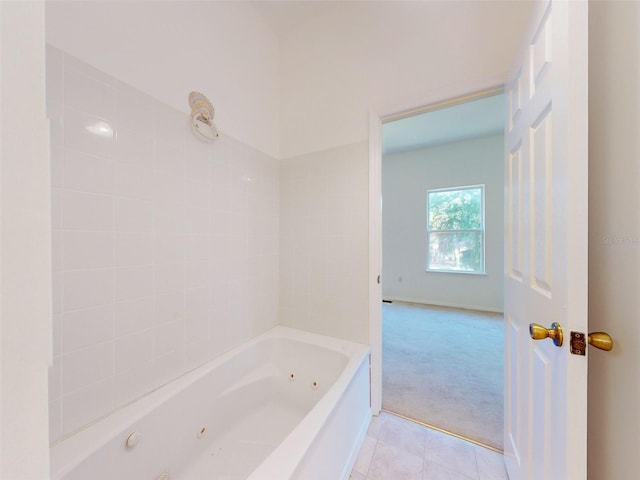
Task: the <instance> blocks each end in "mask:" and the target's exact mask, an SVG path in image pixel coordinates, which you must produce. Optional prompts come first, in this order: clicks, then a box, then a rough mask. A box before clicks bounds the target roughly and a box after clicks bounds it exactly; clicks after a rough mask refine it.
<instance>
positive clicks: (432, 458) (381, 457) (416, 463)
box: [350, 412, 509, 480]
mask: <svg viewBox="0 0 640 480" xmlns="http://www.w3.org/2000/svg"><path fill="white" fill-rule="evenodd" d="M350 478H351V480H508V478H509V477H508V476H507V472H506V470H505V467H504V461H503V457H502V455H500V454H498V453H495V452H493V451H491V450H488V449H486V448H482V447H479V446H477V445H474V444H472V443H468V442H465V441H464V440H460V439H458V438H455V437H452V436H450V435H446V434H444V433H440V432H437V431H435V430H431V429H429V428H426V427H423V426H422V425H419V424H417V423H413V422H410V421H408V420H405V419H403V418H400V417H396V416H395V415H392V414H390V413H386V412H382V413H381V414H380V415H379V416H377V417H373V419H372V420H371V426H370V427H369V431H368V432H367V436H366V438H365V440H364V443H363V445H362V449H361V450H360V454H359V456H358V459H357V460H356V464H355V466H354V468H353V472H351V477H350Z"/></svg>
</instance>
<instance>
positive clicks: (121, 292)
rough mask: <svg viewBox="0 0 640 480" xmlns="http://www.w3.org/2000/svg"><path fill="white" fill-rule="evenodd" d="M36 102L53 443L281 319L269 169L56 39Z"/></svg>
mask: <svg viewBox="0 0 640 480" xmlns="http://www.w3.org/2000/svg"><path fill="white" fill-rule="evenodd" d="M188 93H189V92H188V91H185V92H184V95H185V99H184V102H185V104H186V95H187V94H188ZM47 108H48V115H49V117H50V118H51V121H52V136H51V144H52V171H51V177H52V228H53V249H52V250H53V295H54V298H53V309H54V317H53V329H54V342H53V350H54V363H53V367H52V368H51V369H50V372H49V378H50V386H49V406H50V427H51V429H50V439H51V441H56V440H58V439H60V438H61V437H62V436H64V435H68V434H70V433H73V432H75V431H77V430H78V429H79V428H81V427H82V426H84V425H86V424H88V423H90V422H92V421H94V420H96V419H98V418H101V417H103V416H105V415H107V414H109V413H110V412H112V411H113V410H115V409H116V408H118V407H120V406H122V405H125V404H127V403H129V402H131V401H133V400H135V399H136V398H139V397H140V396H142V395H144V394H146V393H148V392H150V391H152V390H153V389H155V388H157V387H159V386H161V385H163V384H165V383H167V382H168V381H170V380H172V379H174V378H176V377H178V376H180V375H182V374H184V373H185V372H187V371H189V370H191V369H193V368H195V367H197V366H199V365H202V364H203V363H205V362H206V361H208V360H210V359H212V358H214V357H216V356H219V355H220V354H222V353H223V352H225V351H227V350H229V349H231V348H232V347H234V346H236V345H238V344H240V343H242V342H244V341H246V340H248V339H250V338H253V337H255V336H256V335H258V334H260V333H262V332H264V331H266V330H268V329H269V328H271V327H273V326H274V325H276V324H277V323H278V320H277V314H278V278H279V276H278V268H279V261H278V255H279V253H278V248H279V244H278V233H279V227H278V222H279V218H278V210H279V205H278V164H277V162H276V161H275V160H274V159H273V158H271V157H269V156H268V155H266V154H264V153H261V152H259V151H257V150H255V149H253V148H251V147H249V146H247V145H245V144H243V143H241V142H239V141H236V140H234V139H233V138H231V137H229V136H228V135H225V134H224V133H223V134H222V136H221V138H220V139H219V140H217V141H216V142H215V143H213V144H209V143H204V142H201V141H199V140H198V139H197V138H196V137H195V136H193V134H192V132H191V130H190V127H189V117H188V114H185V113H183V112H181V111H178V110H176V109H174V108H172V107H170V106H167V105H166V104H164V103H162V102H160V101H158V100H156V99H154V98H153V97H151V96H149V95H147V94H146V93H144V92H141V91H139V90H136V89H134V88H132V87H131V86H129V85H127V84H125V83H123V82H121V81H120V80H119V79H117V78H114V77H112V76H110V75H107V74H106V73H104V72H102V71H100V70H97V69H96V68H94V67H92V66H90V65H88V64H86V63H84V62H82V61H80V60H78V59H77V58H74V57H73V56H70V55H68V54H66V53H64V52H63V51H61V50H58V49H56V48H54V47H52V46H49V47H48V49H47Z"/></svg>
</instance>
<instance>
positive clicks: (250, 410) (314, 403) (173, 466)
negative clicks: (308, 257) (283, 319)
mask: <svg viewBox="0 0 640 480" xmlns="http://www.w3.org/2000/svg"><path fill="white" fill-rule="evenodd" d="M368 353H369V349H368V347H366V346H364V345H360V344H356V343H351V342H346V341H342V340H338V339H334V338H329V337H324V336H320V335H314V334H310V333H307V332H301V331H298V330H293V329H290V328H285V327H276V328H274V329H272V330H270V331H269V332H267V333H266V334H264V335H261V336H260V337H258V338H256V339H254V340H252V341H250V342H248V343H246V344H244V345H242V346H240V347H238V348H236V349H234V350H232V351H230V352H228V353H226V354H225V355H223V356H222V357H220V358H218V359H216V360H214V361H212V362H210V363H208V364H206V365H204V366H202V367H200V368H198V369H196V370H194V371H192V372H190V373H188V374H187V375H185V376H183V377H181V378H179V379H178V380H176V381H174V382H172V383H170V384H168V385H165V386H164V387H162V388H160V389H158V390H156V391H155V392H152V393H151V394H149V395H147V396H145V397H143V398H141V399H140V400H138V401H136V402H134V403H132V404H130V405H128V406H126V407H124V408H122V409H120V410H118V411H116V412H115V413H113V414H112V415H110V416H108V417H106V418H104V419H102V420H101V421H99V422H96V423H94V424H93V425H90V426H89V427H87V428H86V429H84V430H81V431H80V432H78V433H76V434H75V435H73V436H71V437H68V438H66V439H63V440H62V441H60V442H59V443H57V444H56V445H54V446H53V447H52V448H51V479H52V480H102V479H104V480H157V479H161V480H240V479H242V480H287V479H291V480H340V479H347V478H348V477H349V473H350V471H351V468H352V466H353V463H354V461H355V457H356V455H357V452H358V449H359V447H360V444H361V443H362V440H363V439H364V435H365V433H366V430H367V427H368V425H369V421H370V419H371V413H370V408H369V355H368ZM134 432H137V434H138V439H139V440H138V442H137V445H135V446H133V447H129V448H128V447H127V446H126V442H127V438H128V437H129V435H130V434H132V433H134Z"/></svg>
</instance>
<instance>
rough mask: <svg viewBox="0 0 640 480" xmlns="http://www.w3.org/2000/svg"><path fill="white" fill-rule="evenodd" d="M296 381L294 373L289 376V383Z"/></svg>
mask: <svg viewBox="0 0 640 480" xmlns="http://www.w3.org/2000/svg"><path fill="white" fill-rule="evenodd" d="M295 379H296V376H295V375H294V374H293V373H290V374H289V381H290V382H293V381H294V380H295Z"/></svg>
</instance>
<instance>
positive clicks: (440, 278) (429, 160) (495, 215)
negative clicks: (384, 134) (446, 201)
mask: <svg viewBox="0 0 640 480" xmlns="http://www.w3.org/2000/svg"><path fill="white" fill-rule="evenodd" d="M503 142H504V140H503V136H502V135H492V136H488V137H482V138H475V139H471V140H465V141H461V142H456V143H449V144H445V145H439V146H435V147H430V148H423V149H420V150H413V151H408V152H402V153H394V154H390V155H385V156H383V158H382V200H383V203H382V249H383V254H382V278H383V281H382V295H383V298H385V299H391V300H404V301H411V302H418V303H426V304H433V305H444V306H452V307H462V308H472V309H477V310H489V311H497V312H502V297H503V275H504V272H503V243H504V241H503V229H504V226H503V224H504V222H503V218H504V205H503V204H504V200H503V196H504V195H503V192H504V167H503V163H504V147H503ZM479 184H484V185H485V229H486V230H485V231H486V237H485V270H486V274H485V275H465V274H456V273H442V272H438V273H434V272H427V271H425V268H426V264H427V263H426V236H425V232H426V228H427V227H426V221H427V215H426V191H427V190H429V189H436V188H448V187H456V186H464V185H479Z"/></svg>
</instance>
